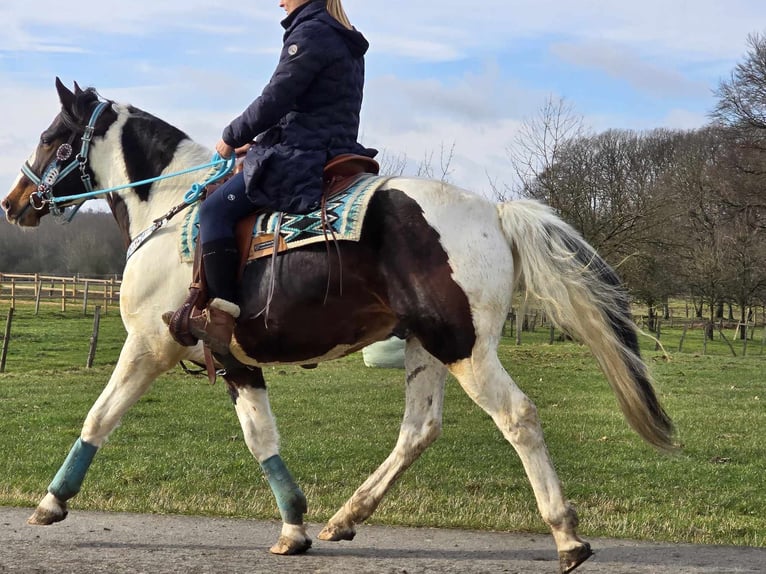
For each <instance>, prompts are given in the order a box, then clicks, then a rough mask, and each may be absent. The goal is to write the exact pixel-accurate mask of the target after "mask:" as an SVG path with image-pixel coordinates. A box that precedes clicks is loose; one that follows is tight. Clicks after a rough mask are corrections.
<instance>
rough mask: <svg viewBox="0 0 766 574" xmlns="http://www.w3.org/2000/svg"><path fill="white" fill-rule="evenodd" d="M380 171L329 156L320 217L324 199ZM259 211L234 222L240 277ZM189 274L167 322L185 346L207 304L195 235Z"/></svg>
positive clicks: (361, 161)
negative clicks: (186, 291) (193, 319)
mask: <svg viewBox="0 0 766 574" xmlns="http://www.w3.org/2000/svg"><path fill="white" fill-rule="evenodd" d="M241 169H242V163H241V161H240V162H239V163H238V165H237V166H236V168H235V170H234V173H237V172H238V171H240V170H241ZM379 172H380V165H379V164H378V162H377V161H375V160H374V159H373V158H371V157H367V156H363V155H357V154H342V155H339V156H336V157H334V158H333V159H331V160H330V161H329V162H328V163H327V164H326V165H325V167H324V171H323V176H322V217H323V218H324V217H325V213H324V205H325V202H326V200H327V198H329V197H332V196H333V195H335V194H337V193H340V192H342V191H344V190H346V189H348V188H349V187H351V186H352V185H353V184H354V183H356V182H357V181H358V180H359V179H360V178H361V177H364V176H365V175H367V174H372V175H377V174H378V173H379ZM224 181H225V180H224ZM222 183H223V182H217V183H216V184H215V185H214V186H210V187H209V188H208V189H207V190H206V192H205V196H206V197H207V196H209V195H210V194H212V193H214V192H215V191H216V190H217V189H218V187H220V186H221V184H222ZM262 211H263V210H256V211H255V212H253V213H252V214H250V215H248V216H247V217H245V218H243V219H242V220H240V221H239V222H238V223H237V226H236V229H235V237H236V239H237V245H238V247H239V255H240V263H239V276H240V277H241V276H242V271H243V270H244V267H245V265H246V264H247V261H248V254H249V252H250V243H251V241H252V239H253V226H254V225H255V220H256V219H257V217H258V215H259V214H260V213H262ZM192 277H193V279H192V282H191V284H190V285H189V295H188V296H187V297H186V300H185V301H184V303H183V305H181V307H179V308H178V309H177V310H176V311H175V313H173V315H172V317H171V318H170V321H169V323H168V327H169V328H170V333H171V334H172V335H173V338H174V339H175V340H176V341H178V342H179V343H181V344H182V345H185V346H191V345H195V344H197V338H196V337H194V335H192V334H191V333H190V332H189V319H190V318H191V317H192V316H193V315H194V316H196V315H198V314H199V313H201V312H202V310H203V309H204V308H205V307H206V306H207V303H208V294H207V288H206V283H205V273H204V268H203V266H202V249H201V248H200V238H199V236H197V245H196V248H195V250H194V269H193V273H192Z"/></svg>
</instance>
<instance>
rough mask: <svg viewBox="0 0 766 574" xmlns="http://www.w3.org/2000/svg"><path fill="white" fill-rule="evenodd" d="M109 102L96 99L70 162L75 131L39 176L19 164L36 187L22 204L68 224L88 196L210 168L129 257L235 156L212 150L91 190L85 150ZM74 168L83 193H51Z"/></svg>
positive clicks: (134, 244)
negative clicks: (196, 160)
mask: <svg viewBox="0 0 766 574" xmlns="http://www.w3.org/2000/svg"><path fill="white" fill-rule="evenodd" d="M109 104H110V102H105V101H99V102H98V105H97V106H96V107H95V109H94V110H93V113H92V114H91V116H90V120H88V124H87V125H86V126H85V130H84V132H83V135H82V137H81V140H82V146H81V147H80V153H78V154H77V155H76V156H75V157H74V159H72V160H71V161H70V162H69V163H66V164H65V162H66V161H67V160H69V158H71V157H72V152H73V149H72V142H73V141H74V138H75V137H76V135H77V132H76V131H75V132H73V133H72V135H71V136H70V137H69V141H67V142H65V143H63V144H61V145H60V146H59V148H58V149H57V150H56V157H55V159H54V160H53V161H52V162H51V163H49V164H48V167H47V168H45V171H44V172H43V175H42V176H38V175H37V174H36V173H35V172H34V170H33V169H32V166H31V165H29V162H28V161H26V162H24V165H22V166H21V171H22V173H23V174H24V175H26V176H27V177H28V178H29V179H30V180H31V181H32V182H33V183H34V184H35V185H36V186H37V191H35V192H34V193H32V195H30V196H29V205H28V206H26V207H25V210H26V209H29V207H30V206H31V207H33V208H34V209H36V210H37V211H40V210H41V209H43V208H45V206H48V210H49V212H50V214H51V215H53V216H55V217H64V216H65V215H66V218H65V219H64V222H65V223H68V222H69V221H71V220H72V218H73V217H74V216H75V214H76V213H77V210H78V209H79V208H80V206H81V205H82V203H83V202H84V201H85V200H87V199H91V198H94V197H100V196H103V195H106V194H108V193H112V192H115V191H120V190H123V189H129V188H135V187H138V186H140V185H147V184H152V183H154V182H157V181H162V180H165V179H170V178H174V177H178V176H180V175H185V174H188V173H192V172H195V171H201V170H203V169H207V170H209V172H208V175H207V177H206V179H205V180H204V181H202V182H201V183H194V184H192V186H191V187H190V188H189V190H188V191H187V192H186V193H185V194H184V199H183V203H180V204H179V205H176V206H175V207H173V208H172V209H170V211H168V212H167V213H166V214H164V215H163V216H162V217H159V218H157V219H155V220H154V221H153V222H152V224H151V225H150V226H149V227H148V228H146V229H144V230H143V231H142V232H141V233H139V234H138V235H137V236H136V237H135V238H134V239H133V241H132V242H131V244H130V246H129V247H128V253H127V257H130V256H131V255H132V254H133V253H134V252H135V251H136V249H138V248H139V247H140V246H141V245H143V243H144V242H146V240H147V239H148V238H149V237H150V236H151V235H153V234H154V232H156V231H157V230H158V229H160V228H161V227H162V226H163V225H165V224H166V223H167V222H168V221H169V220H170V219H171V218H172V217H173V216H175V215H176V214H177V213H179V212H180V211H182V210H183V209H185V208H187V207H189V206H190V205H192V204H194V203H196V202H197V201H200V200H201V199H202V198H203V197H204V194H205V191H206V189H207V186H208V185H210V184H212V183H215V182H216V181H219V180H220V179H223V178H224V177H225V176H226V175H228V174H229V173H230V172H231V171H232V170H233V169H234V165H235V163H236V161H237V158H236V156H235V155H234V154H232V155H231V156H230V157H229V158H228V159H225V158H222V157H221V156H220V155H218V153H215V154H214V155H213V158H212V159H211V160H210V161H209V162H207V163H204V164H199V165H195V166H192V167H189V168H186V169H182V170H179V171H174V172H172V173H167V174H163V175H158V176H155V177H150V178H147V179H143V180H141V181H133V182H129V183H126V184H122V185H115V186H113V187H108V188H103V189H97V190H94V189H93V184H92V182H91V177H90V173H89V172H88V153H89V152H90V145H91V143H92V141H93V134H94V132H95V130H96V121H98V118H99V116H100V115H101V113H102V112H103V111H104V109H106V107H107V106H108V105H109ZM77 168H79V169H80V179H81V180H82V183H83V186H84V188H85V192H84V193H79V194H75V195H67V196H64V197H55V196H54V195H53V187H54V186H55V185H56V184H57V183H58V182H60V181H61V180H62V179H64V178H65V177H66V176H68V175H69V174H70V173H72V172H73V171H74V170H75V169H77ZM70 207H72V208H73V209H74V210H73V212H72V213H71V214H67V210H68V209H69V208H70Z"/></svg>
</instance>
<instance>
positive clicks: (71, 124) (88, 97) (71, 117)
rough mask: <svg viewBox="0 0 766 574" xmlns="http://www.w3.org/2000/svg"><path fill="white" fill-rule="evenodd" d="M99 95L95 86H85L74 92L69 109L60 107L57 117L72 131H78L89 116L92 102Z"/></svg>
mask: <svg viewBox="0 0 766 574" xmlns="http://www.w3.org/2000/svg"><path fill="white" fill-rule="evenodd" d="M99 99H100V96H99V94H98V92H97V91H96V88H86V89H84V90H78V91H77V92H76V93H75V100H74V105H73V106H72V109H71V110H68V109H62V110H61V114H59V118H60V119H61V122H62V123H63V124H64V126H65V127H66V128H67V129H69V130H72V131H80V130H82V129H83V128H84V127H85V124H86V123H87V122H88V119H89V118H90V114H91V111H92V107H93V104H94V103H95V102H97V101H99Z"/></svg>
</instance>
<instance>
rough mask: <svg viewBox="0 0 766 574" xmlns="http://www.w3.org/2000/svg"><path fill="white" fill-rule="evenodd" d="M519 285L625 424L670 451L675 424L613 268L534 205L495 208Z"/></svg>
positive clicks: (574, 233)
mask: <svg viewBox="0 0 766 574" xmlns="http://www.w3.org/2000/svg"><path fill="white" fill-rule="evenodd" d="M498 213H499V215H500V222H501V225H502V228H503V232H504V233H505V236H506V238H507V239H508V243H509V244H510V247H511V250H512V253H513V258H514V264H515V266H516V269H517V273H518V275H519V280H520V281H521V283H520V285H521V287H522V289H523V290H524V292H525V294H526V297H527V298H529V297H533V298H534V299H535V300H537V301H538V302H539V303H540V304H541V305H542V306H543V308H544V309H545V311H546V313H548V315H549V316H550V317H551V319H552V320H553V322H554V324H555V325H556V326H557V327H558V328H559V329H561V330H563V331H566V332H567V333H569V334H570V335H571V336H572V337H574V338H575V339H578V340H579V341H581V342H582V343H584V344H586V345H587V346H588V347H589V348H590V350H591V352H592V353H593V355H594V356H595V357H596V360H597V361H598V363H599V365H600V367H601V370H602V371H603V372H604V375H605V376H606V378H607V380H608V381H609V384H610V385H611V387H612V390H613V391H614V393H615V395H616V396H617V401H618V403H619V405H620V408H621V409H622V412H623V414H624V415H625V418H626V419H627V421H628V423H629V424H630V426H631V427H633V429H634V430H635V431H636V432H637V433H638V434H639V435H640V436H641V437H642V438H643V439H644V440H646V441H647V442H648V443H650V444H652V445H654V446H655V447H657V448H660V449H664V450H671V449H672V448H673V440H672V439H673V423H672V421H671V420H670V417H668V415H667V414H666V413H665V411H664V410H663V408H662V406H661V405H660V403H659V401H658V400H657V396H656V395H655V393H654V389H653V387H652V381H651V377H650V375H649V372H648V370H647V367H646V365H645V364H644V362H643V360H642V359H641V356H640V354H639V349H638V338H637V332H638V329H637V327H636V325H635V324H634V323H633V319H632V317H631V313H630V306H629V303H628V298H627V294H626V293H625V290H624V289H623V287H622V285H621V282H620V280H619V278H618V277H617V275H616V274H615V272H614V271H613V270H612V268H611V267H609V265H608V264H607V263H606V262H605V261H604V260H603V259H601V257H599V255H598V254H597V253H596V252H595V250H594V249H593V248H592V247H591V246H590V245H588V243H586V242H585V240H584V239H583V238H582V237H581V236H580V234H579V233H577V231H575V230H574V228H572V227H571V226H569V225H568V224H567V223H565V222H564V221H562V220H561V219H560V218H558V217H557V216H556V215H555V214H554V213H553V211H552V210H551V209H550V208H548V207H547V206H545V205H543V204H541V203H538V202H536V201H528V200H523V201H513V202H507V203H501V204H499V205H498Z"/></svg>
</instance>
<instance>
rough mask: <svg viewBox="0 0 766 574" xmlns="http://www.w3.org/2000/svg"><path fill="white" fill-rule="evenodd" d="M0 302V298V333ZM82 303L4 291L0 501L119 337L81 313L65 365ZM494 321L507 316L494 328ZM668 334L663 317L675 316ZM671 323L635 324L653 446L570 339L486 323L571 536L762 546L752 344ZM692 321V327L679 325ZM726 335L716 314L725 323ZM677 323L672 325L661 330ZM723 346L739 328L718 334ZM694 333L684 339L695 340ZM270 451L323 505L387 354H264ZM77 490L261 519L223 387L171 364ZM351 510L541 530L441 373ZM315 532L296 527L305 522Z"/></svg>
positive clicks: (77, 409) (481, 418)
mask: <svg viewBox="0 0 766 574" xmlns="http://www.w3.org/2000/svg"><path fill="white" fill-rule="evenodd" d="M6 313H7V306H3V305H2V304H0V335H2V329H1V327H2V326H3V325H4V323H5V317H6ZM91 329H92V317H83V316H82V314H81V312H80V313H78V312H77V311H75V310H72V311H68V312H67V313H65V314H64V313H60V312H56V311H52V310H46V309H43V310H42V311H41V313H40V316H37V317H35V316H34V313H33V309H32V308H31V307H28V308H27V307H20V308H17V309H16V313H15V317H14V322H13V329H12V334H11V338H10V341H9V351H8V358H7V364H6V372H5V373H4V374H0V469H2V476H3V478H4V480H3V481H2V484H0V505H14V506H29V507H30V508H31V507H33V506H35V505H36V503H37V502H38V501H39V499H40V497H41V496H42V495H43V493H44V492H45V488H46V486H47V484H48V483H49V481H50V479H51V478H52V477H53V475H54V473H55V472H56V470H57V469H58V466H59V465H60V464H61V462H62V461H63V459H64V457H65V456H66V453H67V452H68V450H69V447H70V446H71V444H72V442H73V441H74V439H75V438H76V437H77V435H78V434H79V430H80V426H81V423H82V421H83V418H84V416H85V414H86V412H87V410H88V408H89V407H90V405H91V404H92V403H93V401H94V400H95V398H96V397H97V396H98V394H99V392H100V390H101V388H102V387H103V385H104V384H105V382H106V380H107V378H108V376H109V373H110V371H111V366H112V365H113V364H114V362H115V361H116V358H117V354H118V352H119V348H120V345H121V342H122V339H123V337H124V331H123V329H122V326H121V324H120V321H119V317H118V316H117V313H115V312H111V311H110V313H109V314H108V315H107V316H105V317H102V319H101V332H100V335H99V348H98V353H97V354H96V360H95V366H94V368H92V369H86V368H84V365H85V362H86V358H87V354H88V345H89V339H90V334H91ZM509 335H510V334H509ZM676 335H678V336H680V330H679V331H678V333H676ZM691 335H692V333H687V340H686V342H685V345H684V349H685V350H688V351H689V352H684V353H678V352H676V351H677V342H676V346H675V347H674V345H673V343H672V341H673V337H674V336H675V335H674V332H673V330H665V331H664V332H663V333H662V338H661V340H662V342H663V343H664V344H665V346H666V349H667V351H668V352H669V353H670V354H669V356H666V355H663V354H662V353H661V352H656V351H655V350H654V349H655V343H654V341H652V340H650V339H648V338H647V339H646V340H645V341H644V345H645V355H646V358H647V361H648V362H649V363H650V365H651V368H652V370H653V372H654V374H655V377H656V379H657V390H658V392H659V394H660V396H661V398H662V400H663V402H664V404H665V406H666V408H667V410H668V411H669V413H670V414H671V416H672V417H673V418H674V420H675V422H676V424H677V426H678V440H679V443H680V444H681V445H682V447H681V449H680V450H679V452H678V453H677V454H674V455H664V454H660V453H657V452H655V451H654V450H653V449H652V448H651V447H649V446H647V445H645V444H643V443H642V442H641V441H640V439H639V438H638V437H637V436H636V435H635V434H634V433H633V432H632V431H631V430H630V429H629V428H628V427H627V425H626V423H625V422H624V420H623V418H622V415H621V414H620V413H619V411H618V410H617V408H616V403H615V399H614V397H613V395H612V393H611V391H610V390H609V387H608V385H607V383H606V381H605V380H604V379H603V377H602V376H601V374H600V372H599V371H598V369H597V367H596V365H595V362H594V361H593V360H592V359H591V357H590V355H589V353H588V351H587V350H586V349H585V348H583V347H582V346H580V345H578V344H576V343H572V342H556V343H554V344H553V345H550V344H548V343H547V341H548V332H547V330H545V329H538V330H537V331H536V332H535V333H525V334H524V337H523V341H522V345H520V346H516V345H515V343H514V341H513V339H512V337H510V336H509V337H508V338H504V339H503V342H502V345H501V349H500V354H501V359H502V362H503V364H504V365H505V366H506V368H507V369H508V371H509V372H510V373H511V375H512V376H513V377H514V378H515V380H516V381H517V382H518V384H519V386H520V387H521V388H522V389H523V390H524V391H525V392H526V393H527V394H528V395H529V396H530V397H531V398H532V400H533V401H534V402H535V403H536V404H537V406H538V408H539V412H540V416H541V419H542V422H543V426H544V430H545V434H546V438H547V443H548V447H549V450H550V453H551V456H552V458H553V460H554V463H555V464H556V467H557V469H558V472H559V475H560V478H561V479H562V482H563V485H564V488H565V491H566V493H567V495H568V497H569V498H570V499H571V500H572V501H573V502H574V504H575V505H576V507H577V508H578V511H579V513H580V518H581V524H580V532H581V534H583V535H584V536H609V537H625V538H638V539H649V540H657V541H676V542H694V543H709V544H738V545H755V546H766V441H764V437H765V436H766V354H763V353H762V352H760V351H762V347H761V346H760V342H761V340H760V337H759V335H756V336H755V337H754V340H753V341H750V342H749V347H748V352H747V356H745V357H742V356H741V355H742V354H741V352H739V349H740V348H741V341H740V342H736V343H734V346H735V349H737V355H738V356H736V357H734V356H733V355H732V353H731V351H730V350H729V348H728V346H726V345H725V344H724V343H723V342H721V341H718V340H714V341H710V342H708V349H707V354H706V355H704V356H703V355H701V351H700V350H695V347H693V346H692V344H691V341H692V338H690V337H691ZM696 335H697V336H699V337H700V341H701V331H700V332H699V333H698V334H696ZM726 336H727V337H728V338H729V339H730V340H732V341H733V333H726ZM676 341H677V339H676ZM738 345H739V346H738ZM700 349H701V346H700ZM265 375H266V378H267V381H268V382H269V387H270V391H271V400H272V407H273V410H274V413H275V415H276V417H277V421H278V424H279V428H280V431H281V436H282V454H283V457H284V459H285V461H286V462H287V464H288V466H289V467H290V468H291V469H292V471H293V474H294V475H295V477H296V479H297V481H298V482H299V484H300V485H301V486H302V487H303V489H304V491H305V492H306V494H307V496H308V499H309V514H308V516H307V519H308V520H309V521H311V522H323V521H326V520H327V519H328V518H329V517H330V516H331V515H332V514H333V513H334V512H335V511H336V510H337V509H338V508H339V507H340V505H341V504H342V503H343V502H344V501H345V500H346V499H347V498H348V497H349V496H350V495H351V493H352V492H353V491H354V489H355V488H356V487H357V486H359V485H360V484H361V483H362V482H363V480H364V479H365V478H366V477H367V476H368V475H369V474H370V473H371V472H372V471H373V469H374V468H375V467H376V466H377V465H378V464H379V463H380V462H382V460H383V459H384V458H385V457H386V456H387V454H388V453H389V452H390V450H391V448H392V447H393V445H394V443H395V441H396V437H397V433H398V427H399V421H400V419H401V415H402V411H403V372H402V371H400V370H388V369H369V368H366V367H365V366H364V364H363V361H362V357H361V354H356V355H352V356H350V357H347V358H345V359H342V360H339V361H335V362H331V363H325V364H322V365H320V366H319V368H317V369H314V370H304V369H300V368H297V367H296V368H294V367H275V368H268V369H266V370H265ZM71 508H72V514H73V516H72V518H70V519H74V520H76V513H77V510H78V509H98V510H114V511H134V512H154V513H181V514H204V515H215V516H238V517H254V518H277V517H278V512H277V509H276V505H275V503H274V502H273V499H272V497H271V494H270V492H269V489H268V485H267V484H266V481H265V480H264V479H263V477H262V475H261V472H260V470H259V468H258V466H257V464H256V463H255V462H254V461H253V459H252V457H251V455H250V454H249V452H248V451H247V448H246V446H245V444H244V441H243V439H242V433H241V430H240V428H239V425H238V423H237V420H236V417H235V415H234V412H233V409H232V407H231V404H230V400H229V398H228V395H227V393H226V391H225V386H224V385H222V384H218V385H216V386H213V387H211V386H210V385H208V384H207V382H206V379H205V378H204V377H191V376H188V375H186V374H184V373H183V372H182V371H181V370H180V369H176V370H174V371H172V372H171V373H169V374H167V375H165V376H163V377H162V378H160V379H159V380H158V381H157V384H156V385H155V387H154V389H153V390H152V391H151V392H150V393H149V394H148V395H147V396H146V397H144V398H143V399H142V400H141V401H140V402H139V403H138V404H137V405H136V406H135V407H134V408H133V409H132V410H131V411H130V412H129V413H128V414H127V415H126V416H125V418H124V419H123V424H122V426H121V427H119V428H118V429H117V430H116V431H115V432H114V433H113V434H112V437H111V439H110V441H109V442H108V444H107V445H106V447H105V448H103V449H102V450H101V452H99V453H98V455H97V456H96V460H95V463H94V465H93V467H92V469H91V472H90V473H89V475H88V477H87V478H86V480H85V484H84V487H83V490H82V492H81V493H80V494H79V495H78V496H77V497H76V498H75V499H74V500H73V501H72V504H71ZM371 522H375V523H381V524H406V525H418V526H442V527H461V528H473V529H488V530H503V531H517V532H518V531H522V532H546V531H547V529H546V527H545V525H544V524H543V522H542V520H541V519H540V517H539V514H538V513H537V510H536V507H535V503H534V497H533V495H532V491H531V488H530V486H529V483H528V481H527V479H526V477H525V475H524V472H523V469H522V467H521V465H520V463H519V461H518V458H517V457H516V455H515V453H514V452H513V450H512V448H511V447H510V445H508V444H507V443H506V442H505V441H504V439H503V438H502V436H501V434H500V432H499V431H498V430H497V429H496V427H495V426H494V425H493V424H492V422H491V420H490V419H489V417H487V416H486V415H485V414H484V413H483V412H482V411H481V410H480V409H479V408H478V407H476V406H475V405H474V404H473V403H472V402H471V401H470V400H469V399H468V398H467V397H466V396H465V394H464V393H463V392H462V391H461V389H460V387H459V385H458V384H457V383H456V382H455V381H454V380H452V379H450V381H449V382H448V385H447V397H446V404H445V412H444V432H443V435H442V437H441V438H440V439H439V440H438V441H437V442H436V443H435V444H434V445H433V446H432V447H431V448H430V449H429V450H428V451H426V453H425V454H424V455H423V456H422V457H421V458H420V460H418V461H417V462H416V463H415V464H414V465H413V467H412V468H411V469H410V470H409V471H408V472H407V473H405V475H404V476H403V477H402V479H401V480H400V482H399V483H398V484H397V485H396V486H395V487H394V488H393V489H392V491H391V492H390V493H389V495H388V496H387V498H386V499H385V500H384V501H383V503H382V504H381V506H380V508H379V509H378V511H377V513H376V514H375V515H374V516H373V517H372V519H371ZM314 534H316V533H314Z"/></svg>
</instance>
